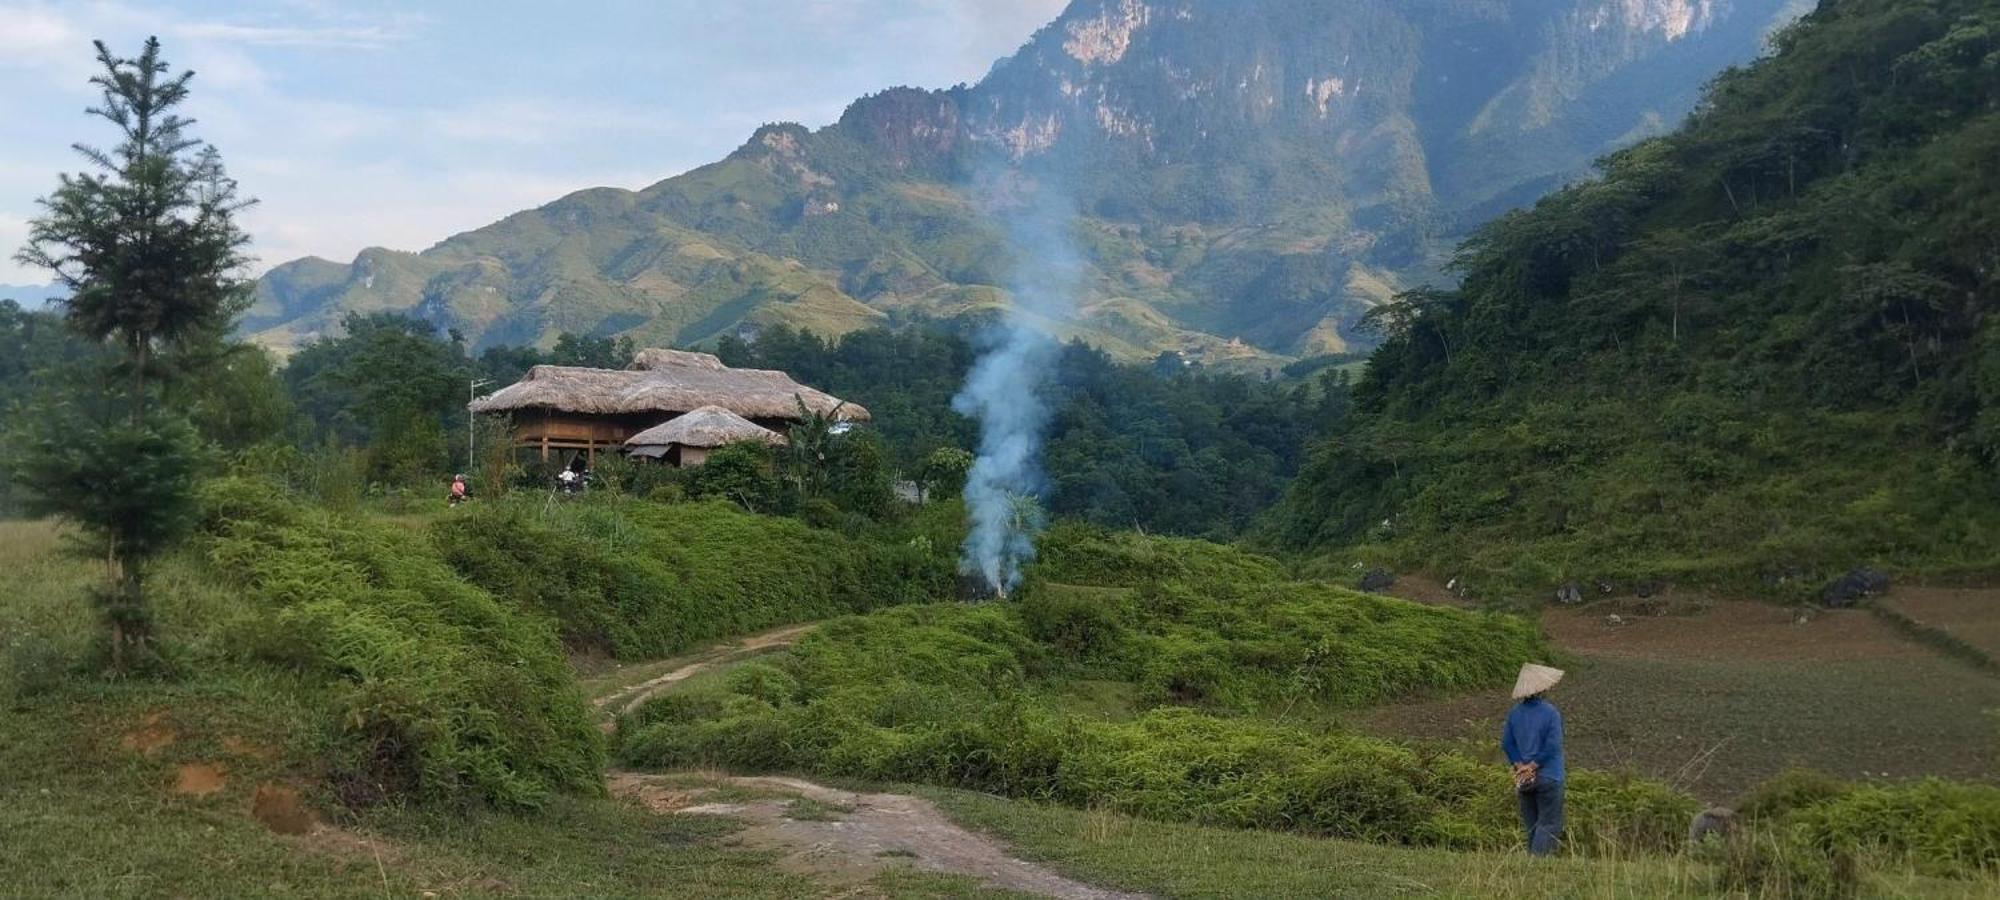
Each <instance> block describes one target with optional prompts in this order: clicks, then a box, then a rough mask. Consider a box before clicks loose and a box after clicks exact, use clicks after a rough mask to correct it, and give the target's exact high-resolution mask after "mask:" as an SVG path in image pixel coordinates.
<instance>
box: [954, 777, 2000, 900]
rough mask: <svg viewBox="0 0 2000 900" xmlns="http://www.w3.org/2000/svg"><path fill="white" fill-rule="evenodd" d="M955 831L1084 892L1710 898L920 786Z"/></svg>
mask: <svg viewBox="0 0 2000 900" xmlns="http://www.w3.org/2000/svg"><path fill="white" fill-rule="evenodd" d="M917 790H918V792H919V793H921V794H922V795H924V796H926V797H929V798H930V799H932V800H934V801H936V802H937V803H938V805H939V806H940V807H942V808H943V809H944V810H945V811H946V812H947V813H948V814H950V815H951V817H952V818H953V819H954V820H956V821H957V822H958V823H959V824H961V825H964V826H966V827H968V828H975V829H978V830H981V831H985V832H988V833H990V834H992V835H994V836H996V837H998V838H1000V839H1001V840H1003V841H1005V842H1007V843H1008V844H1009V845H1011V846H1012V847H1013V848H1014V849H1015V851H1016V852H1017V853H1018V854H1020V855H1021V856H1023V857H1025V858H1029V859H1033V860H1037V861H1040V862H1043V863H1045V864H1048V865H1051V866H1054V867H1056V868H1058V869H1061V870H1062V871H1063V872H1065V873H1066V874H1068V875H1070V876H1071V877H1075V878H1080V879H1083V880H1085V881H1087V882H1090V883H1092V884H1096V885H1100V886H1105V887H1116V888H1120V889H1124V890H1130V891H1141V892H1147V893H1153V894H1156V895H1158V896H1163V897H1179V898H1207V897H1214V898H1236V897H1287V898H1313V897H1390V896H1424V897H1482V898H1486V897H1491V898H1508V897H1520V898H1544V897H1548V898H1554V897H1576V898H1598V897H1602V898H1613V897H1616V898H1630V897H1674V896H1694V895H1711V894H1715V893H1716V887H1715V885H1716V876H1717V873H1716V872H1715V871H1714V870H1713V869H1712V868H1711V867H1709V866H1707V865H1705V864H1702V863H1699V862H1695V861H1692V860H1690V859H1688V858H1686V857H1683V856H1667V857H1653V856H1649V857H1637V858H1591V859H1581V858H1575V857H1569V858H1559V859H1552V860H1533V859H1530V858H1528V857H1527V856H1525V855H1524V854H1519V853H1469V852H1451V851H1443V850H1427V849H1412V848H1402V847H1384V846H1380V845H1376V844H1366V843H1358V842H1353V841H1339V840H1327V839H1319V838H1308V837H1301V836H1298V835H1288V834H1278V833H1273V832H1268V831H1243V830H1236V829H1225V828H1210V827H1203V826H1197V825H1187V824H1180V823H1171V822H1156V821H1149V820H1145V819H1135V818H1131V817H1128V816H1121V815H1117V814H1115V813H1108V812H1104V811H1100V810H1077V809H1070V808H1067V807H1061V806H1053V805H1047V804H1038V803H1030V802H1021V801H1009V800H1002V799H999V798H996V797H991V796H987V795H984V794H975V793H970V792H965V791H950V790H941V789H935V788H920V789H917ZM1995 891H2000V878H1993V877H1989V878H1987V879H1985V880H1978V881H1971V882H1966V881H1946V880H1938V879H1927V878H1921V877H1918V876H1916V875H1913V874H1910V873H1905V872H1896V873H1889V874H1881V873H1877V874H1873V875H1871V876H1870V877H1869V879H1868V882H1867V884H1866V887H1865V889H1864V891H1863V894H1864V895H1865V896H1871V897H1897V898H1919V897H1923V898H1931V897H1937V898H1949V897H1966V898H1971V897H1989V896H1993V895H1994V892H1995Z"/></svg>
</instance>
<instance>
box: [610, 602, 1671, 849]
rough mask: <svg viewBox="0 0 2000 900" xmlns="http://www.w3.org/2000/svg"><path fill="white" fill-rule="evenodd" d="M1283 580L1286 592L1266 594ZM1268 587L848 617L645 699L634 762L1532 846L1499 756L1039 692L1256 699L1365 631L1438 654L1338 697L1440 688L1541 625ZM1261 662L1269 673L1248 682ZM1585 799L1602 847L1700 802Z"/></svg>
mask: <svg viewBox="0 0 2000 900" xmlns="http://www.w3.org/2000/svg"><path fill="white" fill-rule="evenodd" d="M1265 588H1268V589H1269V590H1270V591H1271V592H1272V593H1271V594H1270V595H1268V596H1266V595H1264V594H1262V593H1260V592H1261V591H1263V590H1264V589H1265ZM1250 593H1251V594H1252V595H1253V596H1254V597H1256V598H1258V599H1252V600H1246V599H1243V598H1235V599H1211V600H1208V601H1197V600H1194V599H1190V598H1180V599H1179V600H1177V601H1176V603H1177V604H1180V605H1177V606H1175V607H1174V608H1175V609H1177V610H1178V612H1177V613H1176V614H1177V615H1179V616H1181V620H1179V621H1174V620H1158V619H1157V618H1156V617H1154V616H1152V615H1150V614H1149V611H1147V610H1145V609H1142V608H1138V607H1132V606H1128V605H1127V604H1129V603H1132V602H1134V598H1135V597H1136V596H1137V593H1135V592H1130V591H1122V590H1116V589H1077V588H1062V587H1059V586H1054V585H1049V584H1040V585H1037V586H1035V587H1034V589H1033V590H1031V591H1030V592H1028V593H1027V594H1025V595H1024V597H1023V601H1022V603H1021V604H1020V605H1018V606H1016V605H1012V604H1005V603H992V604H984V605H978V606H966V605H919V606H906V607H900V608H896V609H891V610H883V611H879V612H876V613H873V614H870V615H866V616H855V617H849V618H844V619H839V620H835V621H833V622H829V623H827V624H826V625H824V626H822V627H821V628H820V629H819V630H818V631H817V632H815V633H814V634H812V635H810V636H809V637H807V638H805V639H804V640H802V641H800V642H799V644H798V645H797V646H796V647H794V648H793V650H792V652H791V653H789V654H787V655H785V656H782V657H778V658H777V660H776V661H775V662H772V663H769V664H758V665H756V666H754V667H752V668H748V669H745V670H743V671H742V672H741V673H739V675H738V676H737V677H735V678H733V679H731V683H730V684H729V685H728V686H727V687H726V688H723V689H720V690H716V689H710V690H708V691H703V692H698V693H694V694H690V695H685V696H679V697H669V698H662V699H660V700H656V701H653V702H652V703H649V704H646V705H644V706H642V707H641V708H640V709H639V711H638V712H637V713H636V714H634V715H633V716H630V717H628V720H627V722H626V725H625V727H626V728H627V729H629V733H630V735H631V736H630V738H629V739H627V740H626V741H625V742H624V743H623V744H622V746H621V747H620V752H619V755H620V758H621V759H623V760H624V761H626V762H627V763H629V764H633V765H644V766H671V767H680V766H707V765H726V766H730V767H737V768H747V769H761V770H802V771H812V772H819V773H823V774H828V775H838V776H847V777H855V778H867V779H876V780H884V781H916V782H924V783H931V784H943V785H951V786H957V787H963V788H969V789H973V790H980V791H986V792H990V793H996V794H1002V795H1007V796H1014V797H1029V798H1036V799H1045V800H1052V801H1056V802H1061V803H1067V804H1072V805H1078V806H1094V807H1104V808H1109V809H1115V810H1118V811H1121V812H1127V813H1131V814H1134V815H1141V816H1148V817H1153V818H1160V819H1172V820H1180V821H1193V822H1204V823H1212V824H1221V825H1232V826H1238V827H1252V828H1272V829H1283V830H1289V831H1297V832H1301V833H1307V834H1317V835H1331V836H1340V837H1349V838H1356V839H1363V840H1372V841H1380V842H1386V843H1404V844H1421V845H1428V846H1445V847H1501V846H1508V845H1511V844H1512V843H1514V842H1516V841H1517V840H1518V836H1517V834H1516V831H1517V828H1518V826H1517V825H1516V824H1515V820H1514V816H1515V813H1514V810H1513V804H1512V800H1513V798H1512V792H1511V790H1510V787H1509V782H1508V780H1507V776H1506V773H1505V771H1504V769H1503V768H1502V767H1500V766H1497V765H1493V764H1489V763H1482V762H1478V761H1474V760H1471V759H1468V758H1465V757H1462V756H1458V755H1454V754H1451V753H1443V752H1435V751H1430V750H1420V749H1413V748H1408V747H1404V746H1400V745H1397V744H1394V743H1391V742H1388V741H1382V740H1376V739H1372V738H1367V737H1362V736H1358V735H1353V734H1346V733H1338V732H1334V733H1325V732H1318V731H1313V730H1309V729H1306V728H1302V727H1299V726H1289V725H1283V724H1278V723H1274V722H1270V721H1264V720H1253V719H1234V718H1222V717H1218V716H1214V715H1211V714H1207V713H1204V712H1200V711H1197V710H1192V709H1184V708H1180V709H1176V708H1167V709H1155V710H1152V711H1150V712H1146V713H1143V714H1141V715H1139V716H1138V717H1137V718H1136V719H1134V720H1131V721H1121V722H1107V721H1100V720H1094V719H1087V718H1084V717H1080V716H1074V715H1065V714H1062V713H1060V712H1057V711H1055V710H1054V709H1053V708H1051V707H1049V706H1047V705H1046V704H1045V703H1043V702H1042V701H1040V700H1038V699H1037V698H1038V696H1040V695H1039V694H1038V693H1037V689H1038V688H1039V687H1043V686H1046V685H1047V684H1049V683H1050V682H1051V681H1052V680H1053V679H1055V678H1058V677H1063V676H1066V675H1071V674H1074V673H1075V671H1076V670H1077V668H1078V667H1079V666H1081V667H1084V668H1086V669H1104V670H1112V671H1123V670H1128V669H1130V670H1138V671H1141V672H1149V673H1150V672H1153V671H1154V670H1156V669H1157V670H1159V671H1160V672H1162V673H1168V674H1160V675H1158V676H1157V678H1158V679H1159V680H1161V681H1162V682H1163V683H1170V684H1171V683H1180V684H1183V685H1184V690H1185V692H1186V693H1187V694H1189V695H1196V694H1201V695H1208V696H1225V697H1234V698H1235V699H1239V700H1246V701H1247V698H1251V697H1255V696H1264V695H1263V694H1262V693H1259V692H1266V691H1271V690H1275V686H1276V685H1278V684H1280V683H1281V681H1282V679H1280V678H1279V677H1278V675H1276V674H1274V673H1276V672H1279V671H1281V670H1282V663H1283V662H1284V661H1286V660H1290V659H1292V658H1294V657H1297V658H1304V657H1306V656H1309V655H1310V654H1311V653H1312V652H1313V650H1312V648H1314V647H1320V648H1325V649H1323V650H1321V651H1319V652H1323V653H1327V654H1330V655H1334V656H1339V655H1349V654H1350V651H1351V650H1352V648H1350V647H1349V646H1348V644H1346V643H1345V641H1348V640H1352V641H1355V642H1361V643H1365V642H1369V641H1375V640H1380V641H1383V642H1385V645H1386V646H1388V647H1390V648H1392V651H1385V652H1394V653H1401V654H1408V655H1413V656H1416V657H1419V659H1418V660H1417V663H1416V664H1412V665H1413V666H1414V667H1413V668H1409V669H1407V670H1399V674H1397V675H1395V676H1394V677H1392V678H1390V679H1388V680H1386V681H1383V680H1378V679H1370V680H1366V681H1364V682H1362V683H1360V684H1358V685H1353V686H1349V687H1338V686H1336V685H1337V683H1338V682H1339V679H1341V678H1344V677H1346V676H1345V675H1344V674H1342V673H1343V672H1344V671H1345V670H1343V669H1341V668H1340V667H1338V666H1332V667H1328V668H1327V672H1328V673H1329V674H1328V681H1327V682H1326V684H1325V685H1323V686H1322V688H1321V690H1322V691H1323V692H1324V693H1325V695H1326V696H1329V697H1335V698H1350V697H1370V696H1375V692H1377V691H1380V690H1383V689H1385V685H1394V686H1398V687H1406V686H1410V685H1419V686H1421V685H1422V683H1423V679H1424V678H1425V677H1430V676H1438V677H1443V678H1446V679H1451V678H1459V677H1463V678H1468V679H1472V678H1480V677H1484V674H1483V673H1485V671H1486V670H1485V666H1486V665H1487V664H1486V663H1483V662H1477V661H1474V662H1470V663H1468V662H1467V661H1466V660H1463V659H1457V658H1453V659H1449V660H1445V659H1432V658H1431V656H1433V655H1437V656H1444V655H1450V656H1452V657H1460V656H1465V655H1468V654H1472V653H1475V652H1479V653H1483V654H1485V655H1486V656H1491V657H1492V658H1494V659H1496V660H1497V659H1501V658H1502V657H1505V656H1506V654H1509V653H1512V652H1514V650H1515V649H1517V648H1518V646H1519V645H1521V643H1522V642H1523V641H1526V642H1528V643H1532V642H1533V635H1532V631H1531V630H1529V629H1527V627H1526V626H1525V625H1522V624H1520V623H1518V622H1515V621H1513V620H1506V619H1497V618H1491V617H1484V616H1477V615H1473V614H1468V613H1463V612H1455V611H1449V610H1431V609H1428V608H1423V607H1418V606H1415V605H1414V604H1406V603H1401V602H1400V601H1387V600H1382V599H1380V598H1368V597H1363V596H1361V595H1356V594H1353V593H1352V592H1349V591H1342V590H1339V589H1328V590H1324V591H1322V590H1318V589H1316V586H1308V585H1269V586H1263V587H1258V588H1253V589H1252V590H1251V592H1250ZM1322 621H1323V622H1324V624H1319V623H1321V622H1322ZM1195 622H1200V623H1203V625H1204V626H1205V627H1206V629H1213V630H1205V629H1204V627H1197V626H1196V625H1195V624H1192V623H1195ZM1379 629H1388V630H1387V631H1382V632H1380V633H1377V632H1378V630H1379ZM1460 631H1463V632H1465V634H1464V635H1460V634H1459V632H1460ZM1225 632H1226V633H1228V636H1226V637H1225V636H1224V635H1223V633H1225ZM1479 634H1484V635H1485V646H1481V645H1480V641H1479V640H1477V639H1476V638H1477V636H1478V635H1479ZM1506 658H1508V659H1511V657H1506ZM1425 663H1427V665H1426V664H1425ZM1367 664H1369V665H1375V664H1376V663H1374V662H1368V663H1367ZM1245 665H1252V666H1255V665H1264V666H1266V667H1267V669H1265V670H1255V669H1253V670H1252V672H1251V674H1250V675H1245V674H1243V673H1242V672H1241V671H1239V668H1240V667H1242V666H1245ZM1508 665H1509V666H1510V667H1511V666H1512V665H1515V664H1514V663H1512V662H1509V663H1508ZM1176 679H1178V681H1176ZM1232 692H1234V693H1233V694H1232ZM1272 696H1275V695H1272ZM1190 699H1199V698H1195V697H1193V696H1190ZM1574 796H1575V797H1576V798H1577V799H1576V800H1574V801H1573V807H1572V808H1573V809H1579V810H1584V811H1587V820H1588V822H1589V824H1590V826H1591V827H1592V828H1593V830H1594V831H1595V832H1596V833H1597V834H1598V835H1599V837H1598V838H1597V839H1596V840H1595V842H1593V844H1592V846H1608V845H1611V844H1613V843H1617V844H1619V845H1621V846H1623V845H1643V846H1647V847H1659V846H1664V845H1666V844H1667V843H1669V842H1670V841H1671V840H1673V838H1674V836H1675V835H1677V834H1680V833H1681V832H1682V831H1683V830H1684V828H1685V823H1686V820H1687V818H1686V817H1687V815H1688V814H1690V813H1691V812H1692V811H1693V806H1694V803H1693V801H1692V800H1691V799H1689V798H1687V797H1685V796H1684V795H1680V794H1677V793H1674V792H1672V791H1670V790H1668V789H1666V788H1665V787H1663V786H1660V785H1657V784H1654V783H1651V782H1643V781H1639V780H1636V779H1628V778H1615V777H1602V778H1580V779H1578V781H1577V784H1576V791H1575V794H1574Z"/></svg>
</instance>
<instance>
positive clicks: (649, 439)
mask: <svg viewBox="0 0 2000 900" xmlns="http://www.w3.org/2000/svg"><path fill="white" fill-rule="evenodd" d="M741 443H758V444H769V445H771V446H774V447H776V446H782V445H783V444H784V443H785V436H784V435H782V434H779V433H777V432H775V431H772V430H771V429H769V428H765V427H764V426H762V425H759V424H757V423H755V422H752V421H750V420H749V419H746V418H743V417H742V416H739V415H737V414H735V413H733V412H730V411H729V410H726V409H723V408H722V407H720V406H704V407H702V408H700V409H697V410H695V411H693V412H691V413H688V414H687V415H684V416H681V417H679V418H676V419H674V420H673V421H671V422H668V423H666V424H665V425H658V426H655V427H652V428H648V429H646V430H645V431H641V432H639V433H638V434H635V435H633V436H632V437H631V438H629V439H627V440H626V441H625V449H627V450H629V451H631V452H634V453H639V454H642V455H656V454H652V453H647V451H657V452H658V453H664V452H666V450H667V449H668V448H669V447H673V446H676V445H678V446H682V447H700V448H703V449H713V448H716V447H722V446H726V445H728V444H741Z"/></svg>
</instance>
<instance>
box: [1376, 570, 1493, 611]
mask: <svg viewBox="0 0 2000 900" xmlns="http://www.w3.org/2000/svg"><path fill="white" fill-rule="evenodd" d="M1445 584H1446V583H1445V582H1442V581H1439V580H1437V579H1435V578H1431V577H1430V576H1428V575H1397V576H1396V583H1395V584H1392V585H1390V586H1389V589H1388V590H1387V591H1384V593H1386V594H1388V595H1389V596H1391V597H1399V598H1401V599H1404V600H1409V601H1412V602H1415V603H1422V604H1426V605H1428V606H1455V607H1459V608H1462V609H1469V608H1472V607H1474V606H1477V605H1478V604H1477V603H1474V602H1472V601H1470V600H1467V599H1465V598H1464V597H1461V596H1459V595H1458V592H1457V591H1454V590H1451V589H1450V588H1448V587H1446V586H1445Z"/></svg>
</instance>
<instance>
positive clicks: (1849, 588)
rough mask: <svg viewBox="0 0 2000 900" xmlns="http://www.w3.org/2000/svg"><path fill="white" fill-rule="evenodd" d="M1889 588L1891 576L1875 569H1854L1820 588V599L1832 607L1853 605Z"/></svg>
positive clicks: (1838, 607)
mask: <svg viewBox="0 0 2000 900" xmlns="http://www.w3.org/2000/svg"><path fill="white" fill-rule="evenodd" d="M1888 590H1889V576H1888V575H1885V574H1883V573H1881V572H1878V571H1876V570H1874V569H1869V568H1860V569H1854V570H1852V571H1850V572H1848V573H1847V574H1845V575H1842V576H1840V577H1839V578H1836V579H1834V580H1833V583H1832V584H1829V585H1827V586H1826V587H1824V588H1822V589H1820V592H1819V601H1820V602H1821V603H1823V604H1826V606H1827V607H1828V608H1830V609H1840V608H1843V607H1848V606H1853V605H1854V604H1856V603H1859V602H1861V601H1862V600H1864V599H1866V598H1869V597H1874V596H1878V595H1880V594H1883V593H1886V592H1888Z"/></svg>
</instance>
